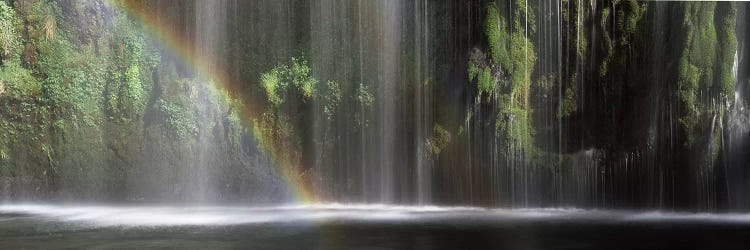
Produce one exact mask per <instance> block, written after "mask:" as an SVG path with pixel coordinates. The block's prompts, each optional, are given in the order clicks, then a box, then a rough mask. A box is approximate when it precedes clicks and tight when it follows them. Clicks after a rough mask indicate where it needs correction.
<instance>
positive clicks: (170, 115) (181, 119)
mask: <svg viewBox="0 0 750 250" xmlns="http://www.w3.org/2000/svg"><path fill="white" fill-rule="evenodd" d="M158 105H159V110H161V112H162V113H163V114H165V116H166V118H167V124H168V125H169V127H170V131H171V132H172V135H174V136H175V138H177V139H181V140H182V139H186V138H188V137H189V136H190V135H192V134H193V131H194V130H195V129H196V128H197V124H196V119H195V118H194V117H193V115H192V114H190V111H189V110H188V109H187V108H185V107H183V106H182V105H180V104H179V103H176V102H172V101H165V100H159V102H158Z"/></svg>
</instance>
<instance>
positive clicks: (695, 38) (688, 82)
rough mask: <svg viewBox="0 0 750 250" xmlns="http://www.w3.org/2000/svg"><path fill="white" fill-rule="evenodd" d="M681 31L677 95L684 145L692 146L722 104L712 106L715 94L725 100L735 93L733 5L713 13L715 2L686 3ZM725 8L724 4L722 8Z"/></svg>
mask: <svg viewBox="0 0 750 250" xmlns="http://www.w3.org/2000/svg"><path fill="white" fill-rule="evenodd" d="M684 7H685V16H684V21H683V28H684V29H685V34H686V41H685V48H684V50H683V53H682V56H681V58H680V64H679V77H678V96H679V100H680V107H681V115H680V117H679V119H678V120H679V122H680V125H681V127H682V129H683V131H684V134H685V136H686V137H685V145H686V146H688V147H692V146H693V144H694V143H695V142H696V140H697V139H698V137H699V135H701V134H703V133H705V132H706V131H707V130H708V129H709V127H710V125H711V123H712V120H713V117H715V116H716V115H718V114H719V113H721V112H723V109H724V107H723V105H719V106H715V105H714V104H713V103H711V102H712V101H711V100H712V99H713V97H712V96H714V94H719V95H720V96H722V98H724V99H725V100H726V98H730V97H731V96H732V95H733V92H734V84H735V82H734V77H733V75H732V67H733V63H734V53H735V51H736V46H737V43H736V38H734V35H733V33H734V19H735V17H734V16H735V14H734V6H733V5H729V6H728V8H727V9H728V10H727V11H722V12H716V9H717V3H715V2H691V3H686V4H685V5H684ZM721 7H726V5H724V6H721Z"/></svg>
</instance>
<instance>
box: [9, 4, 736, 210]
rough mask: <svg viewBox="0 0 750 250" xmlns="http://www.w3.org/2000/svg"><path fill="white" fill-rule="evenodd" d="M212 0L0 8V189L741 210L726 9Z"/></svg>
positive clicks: (127, 196) (729, 7)
mask: <svg viewBox="0 0 750 250" xmlns="http://www.w3.org/2000/svg"><path fill="white" fill-rule="evenodd" d="M212 2H213V4H205V3H203V2H201V1H184V2H180V4H173V3H172V2H171V1H138V0H134V1H125V2H123V3H125V4H124V5H122V4H117V3H115V2H111V1H85V2H77V1H51V2H50V1H31V0H23V1H22V0H15V1H9V0H3V1H0V28H1V29H0V34H2V36H0V39H2V40H0V45H1V47H0V49H2V51H0V52H2V53H0V63H1V66H0V103H2V105H3V109H2V110H0V118H1V119H0V128H1V129H2V131H3V133H2V134H0V178H1V179H0V180H1V181H0V183H1V184H2V185H0V191H2V193H3V194H4V196H5V197H7V198H10V199H47V198H63V199H65V198H68V199H92V200H102V199H104V200H140V199H143V200H153V201H157V200H170V201H250V200H264V201H267V200H282V199H287V198H289V195H288V193H289V190H287V189H286V185H285V184H284V183H281V180H280V179H281V176H285V177H286V178H287V179H293V180H295V181H296V182H299V183H304V184H301V185H303V186H305V188H306V189H310V190H312V191H313V192H314V193H316V194H317V195H318V196H319V198H321V199H325V200H331V201H358V202H398V203H416V202H418V203H447V204H483V205H502V206H559V205H571V206H591V207H610V206H618V207H623V206H626V207H649V208H654V207H678V208H705V209H713V208H721V207H728V208H733V207H737V208H741V207H744V206H747V204H748V202H747V201H742V200H743V199H742V197H744V195H743V194H744V192H741V190H744V189H746V188H744V187H745V186H746V184H744V183H746V181H745V179H746V178H744V176H745V175H746V174H745V172H746V171H744V169H745V168H746V167H747V163H746V162H747V161H744V160H742V159H743V158H742V157H740V156H739V155H742V154H743V153H742V152H743V150H744V149H746V148H747V147H746V145H747V139H746V138H747V132H746V131H747V130H748V129H747V126H745V125H743V124H745V123H743V121H746V120H747V119H746V117H747V114H746V112H744V111H742V110H744V109H742V108H741V107H744V104H740V103H745V102H746V101H747V100H746V99H747V98H748V96H750V94H747V93H746V92H747V89H750V88H747V80H746V78H747V77H745V75H746V74H747V72H748V71H747V70H746V68H747V65H748V64H747V63H746V57H747V56H746V54H747V53H744V52H743V51H745V50H744V49H743V48H744V47H747V43H746V42H743V41H744V36H745V35H743V34H746V33H743V32H744V29H747V28H746V27H745V26H744V23H743V22H742V21H744V20H745V19H746V18H745V14H744V13H745V10H746V9H747V5H746V4H740V3H723V2H721V3H714V2H696V3H692V2H690V3H683V2H638V1H626V0H620V1H605V2H602V1H572V0H571V1H524V0H513V1H480V0H473V1H458V0H455V1H436V2H435V1H402V2H392V1H382V2H381V1H377V2H372V1H336V0H325V1H301V0H268V1H266V0H263V1H253V2H252V4H251V3H248V2H243V1H232V0H221V1H212ZM132 6H137V7H139V8H135V9H131V10H130V11H128V7H132ZM133 10H136V12H135V13H134V12H133ZM140 12H142V13H140ZM138 14H142V15H145V16H147V17H150V18H152V19H153V20H139V18H138V17H139V15H138ZM142 15H141V16H142ZM154 24H158V26H159V27H152V26H154ZM149 25H151V26H149ZM149 31H150V32H149ZM165 31H168V32H166V33H169V34H172V33H174V34H177V35H179V36H178V37H179V38H180V39H176V40H177V41H180V42H183V43H184V44H177V46H178V47H180V48H182V49H181V50H179V49H178V50H177V51H178V52H182V53H183V54H189V56H185V55H181V54H180V53H175V49H174V48H170V46H175V44H165V41H164V39H163V38H164V36H165V34H163V33H165ZM738 38H739V39H738ZM738 48H739V49H738ZM196 64H198V65H201V66H204V67H205V68H208V69H210V70H208V71H210V72H209V73H210V74H209V75H208V76H207V75H206V74H205V73H206V72H200V70H196V68H199V67H196ZM211 74H213V75H211ZM216 76H220V77H219V78H221V79H218V80H217V79H211V78H217V77H216ZM738 79H739V82H737V80H738ZM742 79H745V80H742ZM217 81H221V82H218V83H217ZM738 100H745V102H739V101H738ZM743 119H744V120H743ZM271 160H273V162H272V161H271Z"/></svg>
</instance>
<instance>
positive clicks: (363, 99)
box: [357, 83, 375, 108]
mask: <svg viewBox="0 0 750 250" xmlns="http://www.w3.org/2000/svg"><path fill="white" fill-rule="evenodd" d="M357 100H358V101H359V104H360V105H362V107H365V108H368V107H372V105H373V104H374V103H375V97H374V96H373V95H372V94H371V93H370V90H369V88H368V87H367V85H365V84H364V83H360V84H359V88H358V89H357Z"/></svg>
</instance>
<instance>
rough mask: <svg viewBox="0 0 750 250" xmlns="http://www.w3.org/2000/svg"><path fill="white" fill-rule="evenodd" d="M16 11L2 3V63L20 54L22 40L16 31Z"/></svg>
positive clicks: (0, 6)
mask: <svg viewBox="0 0 750 250" xmlns="http://www.w3.org/2000/svg"><path fill="white" fill-rule="evenodd" d="M18 22H19V20H18V18H17V17H16V11H15V10H13V9H12V8H11V7H10V6H8V4H6V3H5V1H0V62H3V63H4V61H5V60H6V59H8V58H11V57H12V55H17V54H19V53H20V49H21V39H20V37H19V35H18V32H17V31H16V26H17V25H18Z"/></svg>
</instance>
